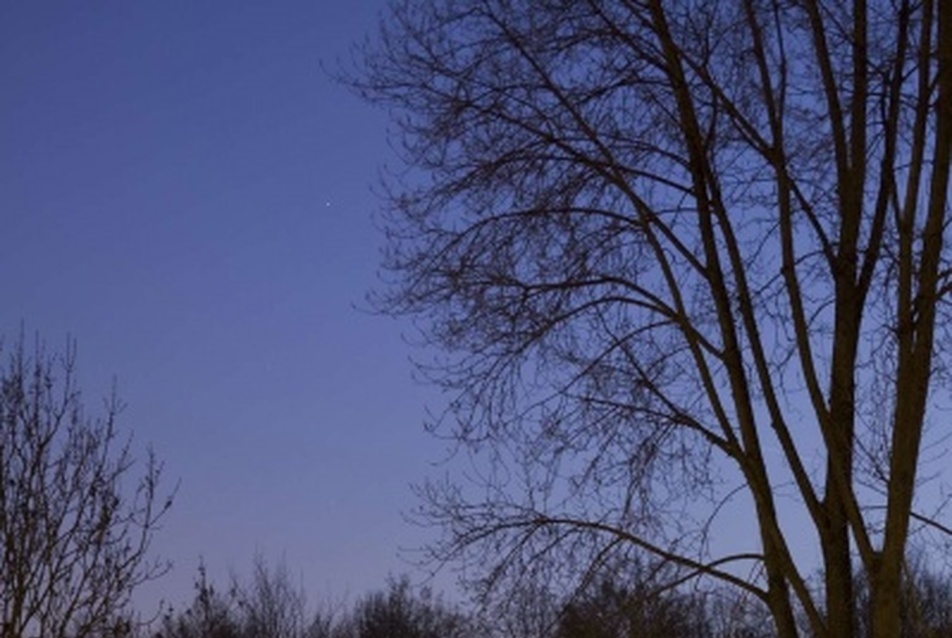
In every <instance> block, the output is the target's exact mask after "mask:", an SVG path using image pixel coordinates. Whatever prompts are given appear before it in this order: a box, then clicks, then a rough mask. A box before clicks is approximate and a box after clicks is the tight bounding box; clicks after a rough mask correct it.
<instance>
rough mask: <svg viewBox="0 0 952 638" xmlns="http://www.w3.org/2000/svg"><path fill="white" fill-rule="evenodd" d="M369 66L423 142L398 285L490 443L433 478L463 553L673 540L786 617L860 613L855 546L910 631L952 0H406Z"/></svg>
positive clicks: (395, 265) (791, 630)
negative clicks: (905, 596)
mask: <svg viewBox="0 0 952 638" xmlns="http://www.w3.org/2000/svg"><path fill="white" fill-rule="evenodd" d="M348 81H350V82H351V83H352V85H353V86H355V88H356V89H357V90H358V91H359V92H361V93H362V94H363V95H364V96H366V97H367V98H368V99H370V100H372V101H375V102H377V103H381V104H383V105H385V106H387V107H388V108H390V109H391V110H392V112H394V113H395V117H396V124H397V127H398V131H399V132H400V134H401V142H402V148H403V149H404V154H405V156H406V159H407V161H408V163H409V165H410V167H411V169H410V171H409V172H408V173H406V174H405V175H403V176H398V177H397V178H396V179H395V180H393V181H392V182H391V183H390V186H389V188H390V189H391V190H390V192H391V194H392V199H391V201H392V208H391V210H390V215H389V216H388V219H387V220H386V224H387V229H388V233H389V235H388V236H389V250H388V254H387V257H386V266H387V269H388V272H389V273H390V274H391V275H392V276H393V281H392V283H393V286H392V287H391V288H389V289H388V290H387V291H386V292H384V293H383V294H382V295H381V296H380V297H379V298H378V299H377V301H378V302H379V304H380V307H381V308H382V309H383V310H385V311H388V312H392V313H397V314H404V313H405V314H409V315H412V316H415V317H417V318H418V319H419V320H420V322H421V325H422V326H423V335H424V337H425V339H426V343H427V344H428V345H431V346H435V347H437V348H440V349H441V350H442V351H443V352H444V353H445V355H440V356H437V357H436V359H435V360H434V361H433V362H431V363H428V364H426V365H424V366H423V367H422V369H423V371H424V372H425V373H426V374H428V375H429V376H430V378H431V379H433V380H434V381H435V382H436V383H438V384H440V385H442V386H443V387H444V388H445V389H447V390H448V391H449V392H451V393H452V395H453V396H454V397H455V398H454V399H453V401H452V403H451V405H450V408H449V410H448V412H447V414H446V416H445V418H443V419H442V420H441V424H440V427H442V428H443V430H442V432H443V433H444V434H447V433H448V434H450V435H451V436H452V437H454V438H455V440H456V442H457V443H459V444H460V446H461V447H462V448H463V449H466V450H470V451H473V452H474V453H475V454H474V458H475V459H476V460H475V461H474V463H475V464H476V466H477V467H476V471H474V472H473V473H472V474H473V475H475V476H477V477H479V478H478V481H477V482H478V483H480V485H478V486H476V488H475V489H474V488H472V486H470V487H469V488H467V487H465V486H460V485H458V484H455V483H454V482H448V483H446V484H443V485H440V484H434V485H430V486H428V487H426V488H424V490H423V492H424V496H425V498H426V503H427V505H425V506H424V511H423V512H422V514H423V517H424V519H425V520H426V521H428V522H431V523H436V524H438V525H440V526H442V528H443V529H444V530H445V532H446V534H445V537H444V540H443V542H441V543H437V544H435V545H434V546H433V547H432V550H433V554H434V558H436V559H437V560H456V559H463V560H464V565H466V566H468V568H471V570H472V571H470V572H469V573H470V574H474V575H476V576H479V575H482V576H483V577H484V578H483V579H482V580H483V583H484V584H489V585H493V584H497V585H499V584H501V583H503V582H505V581H506V579H507V578H518V576H519V575H520V574H521V573H522V572H523V571H524V568H525V565H526V564H528V563H531V562H533V561H540V560H546V561H551V562H552V563H554V564H555V565H557V566H558V567H559V568H560V569H562V572H563V575H564V577H565V578H567V579H568V578H573V577H580V576H584V574H585V573H586V571H587V570H589V569H590V568H591V567H592V566H593V565H597V564H598V563H599V562H600V561H602V560H603V559H605V558H606V557H608V556H611V555H612V554H614V553H625V552H638V553H648V554H650V555H653V556H654V557H656V558H661V559H664V560H667V561H670V562H672V563H674V564H677V565H678V566H680V567H681V568H682V569H683V570H685V572H686V574H687V575H692V574H693V575H697V576H703V577H707V578H713V579H718V580H720V581H724V582H727V583H731V584H733V585H735V586H737V587H739V588H740V589H741V590H743V591H745V592H747V593H748V594H749V595H751V596H754V597H756V598H758V599H760V600H762V601H763V602H764V603H765V604H766V605H767V607H768V608H769V609H770V612H771V614H772V618H773V621H774V623H775V625H776V629H777V632H778V634H779V635H780V636H782V637H783V638H790V637H792V636H795V635H798V633H799V632H800V627H799V625H798V621H797V618H800V617H803V618H805V623H806V626H807V628H808V631H809V632H810V633H811V634H812V635H814V636H831V637H837V638H841V637H849V636H854V635H856V633H855V632H856V627H855V620H854V613H853V612H854V607H855V595H854V593H855V592H854V589H855V584H854V573H855V570H854V563H855V564H858V565H859V566H860V567H861V569H862V570H864V571H865V573H867V574H868V577H869V588H870V595H871V597H872V601H873V604H872V605H871V609H872V612H871V613H872V618H871V623H872V628H873V631H872V633H873V635H874V636H875V637H876V638H894V637H897V636H898V635H899V632H900V610H899V600H900V599H901V596H900V593H901V589H902V573H903V570H902V565H903V559H904V556H905V548H906V546H907V542H908V538H909V533H910V523H911V521H912V520H916V521H930V522H931V523H933V524H935V525H936V526H938V527H942V526H943V525H942V523H941V521H938V520H936V518H935V512H932V511H918V510H917V509H916V508H917V507H919V506H925V505H926V503H919V502H918V501H917V498H916V496H917V490H918V489H919V486H920V485H921V478H922V476H923V473H922V472H923V468H922V464H923V462H924V461H923V454H922V453H923V449H924V446H925V445H927V444H928V442H929V440H930V439H929V430H928V428H927V425H928V424H929V422H930V418H929V415H930V411H929V406H930V404H931V403H932V402H933V401H934V400H936V398H937V395H936V392H937V388H939V387H940V386H941V383H942V381H943V380H944V379H947V378H948V377H947V366H946V364H947V360H946V359H945V358H944V356H943V355H945V354H947V349H946V348H944V346H946V345H947V344H948V336H949V335H948V329H947V326H948V325H950V324H949V323H948V319H949V317H948V312H947V311H948V295H949V292H950V290H952V279H950V272H952V271H950V260H949V254H948V248H947V246H946V240H947V233H948V230H947V226H948V213H949V163H950V147H952V101H950V100H952V4H950V3H949V2H940V1H938V0H915V1H914V0H853V1H849V2H843V1H835V2H834V1H828V0H738V1H737V2H714V1H710V2H705V1H703V0H670V1H668V0H665V1H664V2H662V1H661V0H645V1H640V0H615V1H611V2H609V1H602V0H532V1H531V2H529V1H528V0H443V1H434V2H413V1H403V2H397V3H396V5H395V7H394V11H393V14H392V15H391V16H389V18H388V20H387V22H386V23H385V25H384V27H383V29H382V37H381V40H380V42H379V44H378V45H371V47H370V48H369V49H368V50H366V51H365V54H364V55H363V56H362V57H361V61H360V62H359V68H358V70H357V71H356V72H355V73H354V74H353V75H352V76H351V77H350V79H349V80H348ZM484 452H488V453H484ZM940 470H941V468H939V470H937V471H940ZM917 503H918V505H917ZM741 511H745V512H747V513H748V515H747V517H746V518H745V519H744V521H743V522H742V523H741V524H742V525H744V526H745V527H746V528H747V529H749V530H750V534H749V535H748V537H747V538H743V537H742V535H740V534H738V533H737V532H736V530H735V531H734V532H733V533H732V534H730V538H728V539H727V540H728V541H729V542H725V541H724V539H725V537H726V536H728V534H727V530H728V528H729V524H736V521H728V520H726V518H727V515H726V514H725V512H731V514H730V517H731V518H733V519H736V518H738V516H739V514H738V512H741ZM944 527H945V529H948V524H947V523H946V524H945V525H944ZM718 533H719V535H718ZM795 538H796V540H797V541H798V543H802V542H803V540H804V539H806V540H807V541H808V542H810V543H812V546H813V547H814V548H815V549H816V553H817V554H818V555H819V556H820V558H821V560H822V573H823V581H822V582H821V583H819V585H817V586H814V584H813V583H812V582H811V581H810V580H809V579H808V578H807V574H810V573H813V570H814V569H815V564H814V563H813V560H812V558H813V557H812V554H813V553H814V552H812V551H810V550H807V551H806V552H798V551H797V550H796V547H795V545H794V544H793V542H792V541H793V540H794V539H795ZM745 541H746V542H745ZM724 548H730V549H726V550H725V549H724ZM487 591H492V588H490V589H488V590H487ZM496 591H499V589H498V587H497V588H496Z"/></svg>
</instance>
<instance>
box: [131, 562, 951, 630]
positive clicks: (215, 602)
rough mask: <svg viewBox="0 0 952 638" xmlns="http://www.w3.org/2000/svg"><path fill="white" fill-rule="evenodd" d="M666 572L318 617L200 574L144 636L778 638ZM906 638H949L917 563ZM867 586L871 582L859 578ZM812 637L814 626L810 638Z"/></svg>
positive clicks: (941, 583)
mask: <svg viewBox="0 0 952 638" xmlns="http://www.w3.org/2000/svg"><path fill="white" fill-rule="evenodd" d="M664 572H665V570H664V569H663V568H654V569H651V570H648V569H645V570H641V569H635V570H634V571H633V572H627V573H623V572H618V573H605V574H602V575H601V576H598V577H596V578H593V579H591V582H590V583H589V585H588V586H587V587H585V588H584V589H582V590H581V591H576V592H573V593H572V594H570V595H561V596H560V595H557V594H554V593H553V592H552V591H550V590H549V589H547V588H546V587H542V586H537V587H533V586H528V585H527V586H526V587H525V588H523V589H521V590H518V591H511V592H509V593H508V595H506V596H505V597H502V598H501V599H500V600H498V601H497V602H495V603H493V604H488V605H486V606H483V607H481V608H479V609H478V610H475V609H474V610H469V609H466V608H464V607H462V606H460V605H457V604H452V603H450V602H448V601H447V600H446V599H444V598H443V597H442V596H440V595H438V594H435V593H434V592H433V591H432V590H431V589H429V588H426V587H414V586H413V585H412V584H411V582H410V580H409V579H408V578H406V577H401V578H398V579H394V580H391V581H390V582H389V583H388V584H387V585H386V587H384V588H383V589H381V590H379V591H376V592H373V593H370V594H367V595H365V596H363V597H361V598H358V599H357V600H356V601H355V602H353V603H352V604H351V605H349V606H345V605H338V606H336V607H331V606H326V607H324V608H322V609H319V610H313V609H311V608H310V606H309V604H308V600H307V597H306V595H305V592H304V591H303V590H302V589H301V588H300V587H299V586H295V585H294V584H293V580H292V578H291V576H290V574H289V572H288V570H287V568H286V567H284V566H278V567H274V568H272V567H269V566H268V565H267V564H266V563H265V562H264V561H263V560H260V559H259V560H256V561H255V564H254V570H253V572H252V574H251V576H250V578H248V579H246V580H241V579H238V578H232V579H231V581H229V582H228V583H227V584H226V585H225V586H224V587H221V586H218V585H216V584H215V583H212V582H210V581H209V579H208V577H207V574H206V572H205V570H204V569H203V568H200V569H199V571H198V575H197V577H196V580H195V595H194V598H193V600H192V601H191V603H190V604H189V605H188V606H187V607H185V608H182V609H168V610H167V611H166V612H165V613H164V615H163V616H162V617H161V618H160V619H159V620H158V621H156V622H154V623H151V624H150V625H149V626H148V627H147V628H143V629H141V630H140V631H138V632H136V633H138V634H139V635H142V636H147V637H148V638H497V637H500V638H501V637H506V638H774V636H775V635H776V634H775V632H774V630H773V625H772V621H771V618H770V615H769V613H768V611H767V609H766V607H764V606H763V605H762V604H760V601H758V600H756V599H753V598H752V597H747V596H743V595H739V594H738V593H737V592H736V591H735V590H725V589H710V590H700V589H691V590H684V589H681V588H677V587H664V586H661V584H660V582H661V579H659V578H658V575H659V573H660V574H663V573H664ZM907 576H908V578H907V587H906V588H905V592H904V597H903V601H902V603H903V604H902V608H903V632H902V636H903V638H940V637H943V638H948V637H949V636H952V579H950V578H948V577H942V576H939V575H937V574H936V573H933V572H931V571H929V570H928V569H926V568H925V566H924V564H923V562H922V561H911V562H910V564H909V569H908V574H907ZM859 582H860V583H862V582H863V579H862V578H860V579H859ZM866 591H867V590H866V588H865V587H862V586H861V587H860V593H859V598H858V600H857V605H856V614H857V619H856V620H857V622H856V626H857V628H858V630H859V632H860V633H859V634H858V636H859V637H860V638H865V637H866V636H870V635H871V632H870V628H869V622H868V620H869V618H870V612H871V608H870V605H871V602H870V600H869V597H868V595H867V594H866ZM802 635H804V636H808V635H809V633H808V631H807V628H806V622H805V621H804V623H803V634H802Z"/></svg>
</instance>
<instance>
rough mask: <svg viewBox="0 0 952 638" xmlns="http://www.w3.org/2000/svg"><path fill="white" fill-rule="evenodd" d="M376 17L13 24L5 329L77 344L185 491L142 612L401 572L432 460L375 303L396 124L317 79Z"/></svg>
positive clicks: (426, 393)
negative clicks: (223, 581) (279, 575)
mask: <svg viewBox="0 0 952 638" xmlns="http://www.w3.org/2000/svg"><path fill="white" fill-rule="evenodd" d="M384 4H385V2H384V0H359V1H354V0H299V1H298V0H282V1H281V2H273V3H272V2H268V3H262V2H246V1H243V0H227V1H226V0H216V1H207V2H191V1H185V0H170V1H163V2H119V1H107V2H95V3H89V2H5V3H2V4H0V87H2V90H0V219H2V225H0V238H2V250H0V272H2V273H4V277H3V279H2V281H0V300H2V302H0V332H2V333H3V334H4V335H6V337H7V341H9V339H10V338H11V337H14V336H15V335H16V334H17V332H18V331H19V326H20V325H21V322H22V323H23V325H24V326H25V328H26V330H27V332H28V334H32V333H34V332H39V333H40V334H41V335H42V336H43V337H44V338H45V339H46V341H47V342H48V344H49V345H50V347H51V348H57V349H58V348H59V347H60V346H61V345H62V343H63V342H64V339H65V335H66V334H67V333H68V334H70V335H73V336H74V337H75V338H76V339H77V341H78V346H79V366H80V373H81V384H82V388H83V390H84V396H85V402H86V404H87V406H88V407H89V408H92V409H95V410H98V409H99V405H100V403H99V399H100V397H102V396H104V395H105V394H106V393H107V392H108V390H109V387H110V383H111V379H112V377H113V375H115V377H116V378H117V380H118V387H119V393H120V395H121V397H122V398H123V399H124V400H125V402H126V403H127V404H128V407H127V409H126V411H125V412H124V414H123V415H122V419H121V424H122V426H123V427H124V428H125V429H126V431H129V430H132V431H133V432H134V435H135V442H136V444H137V446H138V448H139V449H142V447H143V446H144V445H145V444H147V443H152V444H153V446H154V447H155V449H156V452H157V454H158V455H159V456H160V457H161V458H162V459H164V460H165V463H166V478H167V479H168V481H167V484H168V485H169V486H171V484H172V483H174V482H175V481H177V480H180V481H181V489H180V492H179V495H178V499H177V502H176V505H175V507H174V509H173V511H172V512H171V514H170V516H169V517H168V519H167V520H166V523H165V525H164V529H163V530H162V532H161V533H160V535H159V536H158V538H157V541H156V543H155V548H156V549H157V550H158V551H159V552H160V553H161V554H162V555H164V556H166V557H168V558H170V559H172V560H173V561H174V563H175V569H174V571H173V572H172V574H171V575H170V576H167V577H166V578H165V579H164V580H163V581H161V583H159V585H158V586H156V587H153V588H152V589H150V590H149V592H150V595H154V596H155V597H156V598H157V597H159V596H165V597H167V598H170V599H171V600H172V601H173V602H181V601H183V600H185V599H186V598H188V597H189V596H190V594H191V587H190V583H191V579H192V577H193V575H194V573H195V567H196V566H197V564H198V560H199V557H200V556H202V557H204V560H205V563H206V564H207V566H208V568H209V571H210V573H211V574H212V576H213V577H215V578H223V577H224V576H225V575H227V573H228V570H229V569H233V570H235V571H236V572H238V573H239V574H243V573H248V572H249V571H250V569H249V568H250V563H251V559H252V557H253V555H254V554H255V553H256V552H260V553H261V554H263V555H264V556H265V557H266V558H268V559H269V560H271V561H276V560H280V559H281V558H282V557H283V559H284V560H285V561H286V563H287V564H288V566H289V567H290V568H291V571H292V574H294V575H296V576H297V575H299V576H300V577H301V579H302V582H303V584H304V586H305V588H306V589H307V592H308V594H309V595H310V596H311V598H312V599H314V598H321V597H325V596H340V595H345V594H349V595H355V594H359V593H361V592H362V591H364V590H366V589H368V588H374V587H379V586H382V585H383V584H384V580H385V578H386V576H387V574H388V573H398V572H401V571H404V570H407V569H408V567H407V565H406V563H405V562H403V561H401V560H400V558H399V557H398V548H399V547H401V546H403V547H406V546H413V545H415V544H419V543H420V542H421V540H422V539H424V538H425V536H424V534H423V532H422V531H421V530H419V529H416V528H414V527H412V526H410V525H409V524H407V523H405V522H404V521H403V519H402V518H401V511H403V510H406V509H408V508H410V507H412V505H413V503H414V501H413V497H412V495H411V493H410V490H409V485H410V484H411V483H412V482H416V481H419V480H420V479H422V478H423V477H424V476H426V475H427V474H432V473H433V472H434V471H438V470H434V469H433V468H432V466H431V465H430V462H432V461H435V460H438V459H439V458H440V456H441V451H442V446H441V444H440V443H439V442H437V441H435V440H433V439H431V438H430V437H429V436H427V435H426V434H425V432H424V431H423V428H422V422H423V420H424V418H425V408H426V406H427V405H429V406H432V407H438V405H439V397H438V396H437V395H436V394H435V392H434V391H433V390H432V389H428V388H424V387H421V386H419V385H417V384H414V383H413V382H412V381H411V379H410V374H411V366H410V364H409V361H408V357H409V356H410V354H411V349H410V348H409V347H408V346H407V345H406V344H405V343H404V342H403V341H402V340H401V330H406V328H407V326H405V325H403V326H402V325H400V324H399V323H398V322H395V321H393V320H388V319H386V318H381V317H377V316H372V315H370V314H368V313H365V312H361V311H359V310H355V309H354V305H355V304H357V305H359V304H361V303H362V298H363V295H364V293H365V292H366V291H367V290H368V289H369V288H370V287H372V286H374V285H375V282H376V269H377V264H378V251H379V249H380V246H381V242H382V238H381V236H380V234H379V232H378V231H377V230H376V229H375V228H374V225H373V222H372V215H373V213H374V211H375V210H377V209H378V208H379V207H380V205H381V202H380V200H379V199H378V198H377V197H376V196H374V195H373V194H372V193H371V188H372V187H373V186H374V185H375V183H376V180H377V171H378V169H379V168H381V167H382V166H384V165H385V164H386V163H387V162H390V163H391V165H393V164H394V163H395V162H396V159H395V158H394V156H393V153H392V152H391V151H390V149H389V148H388V146H387V142H386V119H385V114H383V113H381V112H378V111H374V110H372V109H371V108H369V107H367V106H366V105H364V104H362V103H360V102H359V101H358V100H357V99H356V98H354V97H352V96H351V95H349V94H348V93H347V92H346V91H345V90H344V89H342V88H341V87H340V86H337V85H336V84H334V82H333V81H331V80H330V79H328V77H327V76H326V74H325V73H324V72H322V70H321V68H320V61H321V60H324V61H325V62H327V63H329V64H330V65H331V66H333V63H334V60H335V59H336V58H338V57H344V58H346V57H347V55H348V52H349V49H350V46H351V44H352V43H354V42H356V41H359V40H361V39H362V38H363V37H365V36H368V35H372V34H373V33H374V30H375V28H376V23H377V21H378V18H379V16H380V13H381V11H382V10H383V7H384Z"/></svg>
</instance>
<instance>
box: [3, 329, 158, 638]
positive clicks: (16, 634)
mask: <svg viewBox="0 0 952 638" xmlns="http://www.w3.org/2000/svg"><path fill="white" fill-rule="evenodd" d="M75 360H76V349H75V345H74V343H73V342H71V341H70V342H68V343H67V347H66V350H65V352H64V353H62V354H60V355H59V356H48V355H47V354H46V352H45V351H44V348H43V347H42V346H39V345H38V346H37V347H36V348H35V351H34V353H33V354H32V356H30V355H28V354H27V353H26V352H25V350H24V345H23V339H22V338H21V339H20V342H19V344H18V346H17V347H16V349H14V350H13V351H12V352H11V353H10V354H9V362H8V364H7V366H6V369H5V370H3V372H2V378H0V622H2V628H0V636H2V638H23V637H26V636H58V637H70V638H83V637H86V636H117V635H126V634H128V633H129V632H130V631H131V629H132V627H131V626H130V621H131V610H130V596H131V594H132V592H133V590H135V588H136V587H137V586H139V585H141V584H142V583H144V582H146V581H148V580H150V579H153V578H156V577H158V576H159V575H161V574H162V573H164V572H165V571H166V569H167V565H165V564H164V563H161V562H156V561H154V560H153V559H151V558H150V557H149V556H148V550H149V544H150V541H151V539H152V536H153V534H154V532H155V531H156V529H157V525H158V523H159V519H160V518H161V517H162V515H163V514H164V513H165V512H166V511H167V510H168V508H169V507H170V505H171V497H169V498H168V499H162V500H160V496H159V493H158V485H159V475H160V473H161V466H160V465H159V464H158V463H157V461H156V459H155V457H154V456H153V454H152V453H151V451H150V452H149V454H148V456H147V458H146V461H145V464H144V469H143V470H142V473H141V475H140V476H139V478H138V483H136V484H132V485H130V484H128V483H127V482H125V481H127V480H128V478H129V477H130V474H132V473H133V471H134V466H135V463H134V459H133V457H132V454H131V450H130V447H129V442H128V440H122V439H120V436H119V432H118V429H117V425H116V418H117V416H118V413H119V411H120V405H119V402H118V400H117V399H116V398H115V396H114V395H113V396H112V397H111V398H110V399H109V400H108V402H107V404H106V407H105V415H104V416H103V417H101V418H95V417H91V416H89V415H87V414H86V413H85V412H84V409H83V405H82V403H81V401H80V393H79V391H78V390H77V388H76V385H75Z"/></svg>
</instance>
